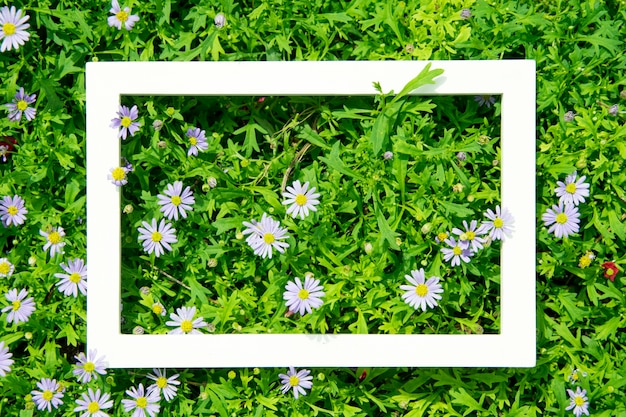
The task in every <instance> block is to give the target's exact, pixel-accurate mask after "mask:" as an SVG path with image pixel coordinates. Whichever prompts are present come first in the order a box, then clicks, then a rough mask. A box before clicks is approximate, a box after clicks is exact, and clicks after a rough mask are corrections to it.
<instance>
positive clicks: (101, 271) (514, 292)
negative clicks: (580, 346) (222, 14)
mask: <svg viewBox="0 0 626 417" xmlns="http://www.w3.org/2000/svg"><path fill="white" fill-rule="evenodd" d="M428 63H431V64H432V68H433V69H435V68H441V69H443V70H444V74H443V75H442V76H440V77H437V78H436V79H435V84H433V85H426V86H423V87H420V88H419V89H417V90H415V91H413V92H411V93H410V94H411V95H469V96H475V95H485V94H487V95H500V96H501V118H502V119H501V130H502V132H501V146H502V149H501V154H502V157H501V161H502V162H501V165H502V171H501V172H502V195H501V205H502V206H504V207H507V208H509V210H510V211H511V213H512V214H513V216H514V218H515V226H516V232H515V234H514V235H513V237H512V238H510V239H507V240H506V242H503V245H502V249H501V306H500V312H501V318H500V320H501V325H500V333H499V334H488V335H456V334H454V335H453V334H446V335H438V334H430V335H422V334H410V335H387V334H384V335H383V334H376V335H371V334H369V335H368V334H324V335H319V334H203V335H181V336H178V335H142V336H134V335H129V334H122V333H121V332H120V317H121V314H120V311H119V305H120V283H121V281H120V280H121V277H120V254H121V251H120V226H119V225H120V216H121V211H120V210H119V207H120V194H119V193H120V190H118V187H111V184H110V182H109V181H108V179H107V177H106V173H107V172H108V170H109V168H110V167H111V166H117V165H119V161H120V156H121V155H120V142H119V140H117V137H116V136H117V132H116V131H115V130H113V129H109V127H108V126H109V124H110V113H111V109H116V108H118V107H119V105H120V104H121V103H120V100H121V97H122V96H123V95H189V96H194V95H196V96H202V95H215V96H220V95H226V96H233V95H247V96H272V95H274V96H275V95H281V96H282V95H284V96H290V95H292V96H324V95H333V96H342V95H346V96H347V95H370V96H371V95H376V94H377V91H376V90H375V88H374V87H373V82H374V81H376V82H378V83H379V84H380V85H381V87H382V89H383V91H385V92H387V91H391V90H393V91H396V92H398V91H400V90H401V89H402V88H403V87H404V85H405V84H406V83H407V82H408V81H409V80H411V79H412V78H414V77H415V75H416V74H418V73H419V72H420V71H421V70H422V69H423V68H424V67H425V66H426V65H427V64H428ZM173 73H176V74H177V75H179V76H178V77H175V79H174V78H172V77H168V74H173ZM86 74H87V77H86V84H87V86H86V87H87V88H86V90H87V179H88V180H87V181H88V182H87V187H88V188H87V211H88V213H89V214H88V217H87V236H88V242H87V245H88V248H89V250H88V254H87V264H89V265H90V271H96V272H91V273H90V291H89V293H88V300H87V344H88V347H89V348H90V349H93V348H97V349H98V351H99V352H102V353H103V354H104V355H106V357H107V359H108V360H109V364H110V367H113V368H115V367H120V368H125V367H133V368H156V367H180V368H184V367H187V368H194V367H287V366H298V367H302V366H307V367H316V366H324V367H328V366H334V367H345V366H387V367H395V366H469V367H472V366H483V367H484V366H494V367H495V366H516V367H530V366H534V364H535V361H536V345H535V337H536V336H535V282H534V280H535V206H534V202H535V198H534V196H535V186H534V184H535V63H534V61H525V60H524V61H521V60H520V61H517V60H511V61H379V62H373V61H361V62H344V61H338V62H215V63H213V62H134V63H126V62H116V63H111V62H109V63H107V62H98V63H88V64H87V71H86ZM207 74H211V76H210V77H208V76H207ZM163 79H168V80H169V82H166V83H164V82H163V81H162V80H163ZM259 79H262V80H263V82H262V83H259V82H258V80H259ZM303 80H304V81H306V82H303ZM103 172H104V173H105V175H102V173H103ZM155 344H156V345H158V346H159V352H158V355H157V354H154V355H151V354H146V352H151V351H153V349H152V347H153V346H155ZM250 345H254V346H255V347H256V348H255V349H253V350H252V351H250V350H249V349H247V347H248V346H250ZM285 345H288V346H291V348H290V349H288V350H284V349H280V347H281V346H285ZM459 345H462V346H463V347H464V354H463V355H459V354H458V350H457V349H458V346H459ZM417 348H419V350H420V353H421V354H420V355H404V354H403V352H406V351H407V350H413V349H417Z"/></svg>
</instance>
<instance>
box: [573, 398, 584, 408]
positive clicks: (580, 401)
mask: <svg viewBox="0 0 626 417" xmlns="http://www.w3.org/2000/svg"><path fill="white" fill-rule="evenodd" d="M574 403H576V406H577V407H582V406H583V405H584V404H585V400H584V399H583V397H576V398H575V399H574Z"/></svg>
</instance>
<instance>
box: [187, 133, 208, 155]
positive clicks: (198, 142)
mask: <svg viewBox="0 0 626 417" xmlns="http://www.w3.org/2000/svg"><path fill="white" fill-rule="evenodd" d="M187 139H188V140H189V145H190V146H189V150H188V151H187V156H191V155H193V156H197V155H198V151H199V150H200V151H206V150H207V149H209V144H208V143H207V140H206V136H205V132H204V130H200V128H198V127H190V128H189V129H187Z"/></svg>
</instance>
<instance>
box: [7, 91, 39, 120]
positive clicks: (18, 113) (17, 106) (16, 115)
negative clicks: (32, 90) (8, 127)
mask: <svg viewBox="0 0 626 417" xmlns="http://www.w3.org/2000/svg"><path fill="white" fill-rule="evenodd" d="M36 100H37V94H32V95H29V94H27V93H25V92H24V87H20V90H19V91H18V92H17V93H15V96H14V97H13V102H12V103H7V104H5V106H6V108H7V109H9V114H8V115H7V117H8V118H9V120H10V121H12V122H17V121H20V120H22V116H24V117H26V120H28V121H30V120H33V119H34V118H35V116H36V115H37V109H36V108H34V107H30V105H31V104H33V103H35V101H36Z"/></svg>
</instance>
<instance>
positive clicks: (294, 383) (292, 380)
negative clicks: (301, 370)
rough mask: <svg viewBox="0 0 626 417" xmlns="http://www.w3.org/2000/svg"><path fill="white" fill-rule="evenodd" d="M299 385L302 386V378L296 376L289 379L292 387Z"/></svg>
mask: <svg viewBox="0 0 626 417" xmlns="http://www.w3.org/2000/svg"><path fill="white" fill-rule="evenodd" d="M298 384H300V378H298V377H297V376H295V375H294V376H290V377H289V385H291V386H292V387H297V386H298Z"/></svg>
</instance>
